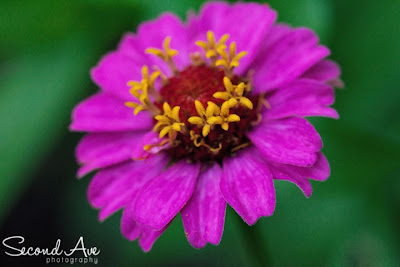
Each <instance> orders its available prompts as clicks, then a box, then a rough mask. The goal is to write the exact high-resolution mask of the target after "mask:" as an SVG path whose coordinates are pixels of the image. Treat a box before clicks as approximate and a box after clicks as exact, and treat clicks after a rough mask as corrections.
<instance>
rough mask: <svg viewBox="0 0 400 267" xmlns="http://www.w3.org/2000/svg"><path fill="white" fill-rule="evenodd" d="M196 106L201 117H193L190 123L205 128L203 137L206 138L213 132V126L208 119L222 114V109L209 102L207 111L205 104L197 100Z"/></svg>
mask: <svg viewBox="0 0 400 267" xmlns="http://www.w3.org/2000/svg"><path fill="white" fill-rule="evenodd" d="M194 105H195V107H196V111H197V113H198V114H199V116H192V117H190V118H189V119H188V121H189V123H191V124H195V125H197V126H199V127H203V129H202V135H203V136H204V137H206V136H207V135H208V134H209V133H210V131H211V125H210V123H209V122H208V119H209V118H210V117H212V116H215V115H217V114H219V113H220V108H219V107H218V106H217V105H216V104H215V103H213V102H211V101H208V102H207V108H206V109H205V108H204V106H203V104H202V103H201V102H200V101H198V100H195V101H194Z"/></svg>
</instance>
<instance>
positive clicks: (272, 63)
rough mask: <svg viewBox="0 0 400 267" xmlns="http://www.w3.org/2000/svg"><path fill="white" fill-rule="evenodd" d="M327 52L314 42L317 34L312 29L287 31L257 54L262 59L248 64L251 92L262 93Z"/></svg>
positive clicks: (301, 71) (297, 74) (290, 78)
mask: <svg viewBox="0 0 400 267" xmlns="http://www.w3.org/2000/svg"><path fill="white" fill-rule="evenodd" d="M329 53H330V52H329V49H327V48H326V47H324V46H319V45H318V37H317V36H316V35H315V34H314V33H313V32H312V31H310V30H308V29H305V28H299V29H295V30H292V31H290V32H289V33H288V34H286V35H284V36H283V37H282V38H280V39H279V40H278V41H276V42H275V43H274V44H273V45H272V46H271V47H269V49H268V50H267V51H264V50H263V51H261V52H260V53H259V54H258V57H260V58H262V59H263V60H259V61H258V62H257V63H258V64H254V65H253V66H252V67H253V68H254V71H255V72H254V77H253V78H254V79H253V82H254V89H255V92H256V93H261V92H266V91H269V90H271V89H275V88H278V87H280V86H282V85H284V84H286V83H288V82H290V81H292V80H294V79H295V78H297V77H299V76H301V75H302V74H303V73H304V72H305V71H306V70H307V69H309V68H310V67H311V66H313V65H314V64H315V63H317V62H318V61H320V60H321V59H323V58H324V57H326V56H328V55H329Z"/></svg>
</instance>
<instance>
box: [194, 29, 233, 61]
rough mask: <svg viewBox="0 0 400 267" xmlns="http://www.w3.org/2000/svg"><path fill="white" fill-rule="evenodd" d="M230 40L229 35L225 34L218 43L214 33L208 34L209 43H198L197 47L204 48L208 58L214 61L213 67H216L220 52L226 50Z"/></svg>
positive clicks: (209, 32)
mask: <svg viewBox="0 0 400 267" xmlns="http://www.w3.org/2000/svg"><path fill="white" fill-rule="evenodd" d="M228 38H229V34H224V35H223V36H222V37H221V38H220V39H219V40H218V42H217V43H216V42H215V36H214V33H213V32H212V31H208V32H207V42H205V41H196V45H197V46H199V47H201V48H203V49H204V51H205V52H206V57H207V58H210V59H212V65H213V66H214V63H215V60H216V59H217V57H218V54H219V53H218V51H221V50H224V49H226V44H225V43H226V41H227V40H228Z"/></svg>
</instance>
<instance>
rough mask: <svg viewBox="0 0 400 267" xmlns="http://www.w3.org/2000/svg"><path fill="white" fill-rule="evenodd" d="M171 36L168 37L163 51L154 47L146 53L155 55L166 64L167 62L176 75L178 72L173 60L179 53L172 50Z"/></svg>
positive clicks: (164, 42)
mask: <svg viewBox="0 0 400 267" xmlns="http://www.w3.org/2000/svg"><path fill="white" fill-rule="evenodd" d="M170 44H171V36H167V37H166V38H165V39H164V41H163V49H162V50H161V49H158V48H154V47H150V48H147V49H146V50H145V51H146V53H148V54H152V55H155V56H157V57H159V58H161V59H162V60H164V61H165V62H167V64H168V66H169V67H170V68H171V70H172V71H173V72H174V73H176V72H177V71H178V70H177V68H176V65H175V63H174V61H173V60H172V58H173V57H174V56H176V55H177V54H178V51H177V50H175V49H171V46H170Z"/></svg>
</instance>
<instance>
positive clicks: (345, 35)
mask: <svg viewBox="0 0 400 267" xmlns="http://www.w3.org/2000/svg"><path fill="white" fill-rule="evenodd" d="M202 2H203V1H196V0H183V1H172V0H169V1H165V0H164V1H163V0H158V1H157V0H153V1H137V0H115V1H106V0H87V1H84V0H82V1H72V0H57V1H52V0H37V1H30V0H29V1H28V0H20V1H15V0H1V2H0V127H1V128H0V129H1V130H0V229H1V234H0V238H1V240H2V239H4V238H5V237H7V236H11V235H23V236H24V237H25V238H26V239H27V241H26V242H27V243H29V244H31V245H40V246H42V247H49V246H52V245H53V244H54V243H55V240H56V239H57V238H61V239H62V242H63V244H67V245H68V244H69V245H72V244H75V242H76V240H77V239H78V237H79V236H84V238H85V241H86V243H87V245H88V246H97V247H98V248H99V249H100V250H101V253H100V255H99V264H101V265H102V266H109V265H111V264H113V265H116V266H121V265H122V266H125V265H130V266H132V265H134V264H159V265H163V264H176V265H180V264H197V265H199V264H200V265H218V266H221V265H222V266H224V265H240V266H242V265H245V266H248V265H253V264H256V263H257V259H255V255H257V254H258V256H260V254H262V255H261V257H269V260H270V262H272V263H273V265H276V266H282V265H284V266H293V265H294V266H299V265H300V266H302V265H304V266H309V265H327V266H399V265H400V119H399V115H400V104H399V102H400V88H399V85H400V63H399V62H400V26H399V25H400V1H398V0H383V1H356V0H351V1H349V0H348V1H345V0H271V1H269V3H270V5H271V6H272V7H273V8H274V9H277V10H278V12H279V21H281V22H288V23H290V24H292V25H294V26H307V27H310V28H312V29H313V30H315V31H316V32H317V33H318V35H319V36H320V38H321V42H322V43H323V44H325V45H327V46H329V47H330V48H331V50H332V56H331V58H332V59H334V60H335V61H337V62H338V63H339V64H340V65H341V67H342V72H343V74H342V79H343V81H344V82H345V85H346V87H345V89H344V90H338V91H337V98H336V103H335V105H334V106H335V108H336V109H337V110H338V111H339V113H340V116H341V118H340V120H332V119H324V118H313V119H311V121H312V123H313V124H314V125H315V126H316V128H317V130H318V131H319V133H320V135H321V136H322V138H323V140H324V148H323V152H324V153H325V154H326V156H327V157H328V160H329V162H330V164H331V169H332V175H331V177H330V178H329V180H328V181H327V182H324V183H318V182H314V183H313V189H314V193H313V195H312V196H311V198H310V199H306V198H305V197H304V196H303V195H302V193H301V191H300V190H299V189H298V188H296V187H295V186H294V185H292V184H290V183H287V182H282V181H276V182H275V186H276V190H277V196H276V197H277V205H276V211H275V214H274V215H273V216H272V217H270V218H262V219H260V220H259V221H258V223H257V225H256V226H255V228H254V229H253V230H250V232H249V229H246V228H244V227H243V223H242V222H241V221H240V220H239V219H238V218H237V216H236V215H235V213H234V212H233V211H232V209H230V208H229V209H228V210H227V218H226V222H225V231H224V235H223V238H222V242H221V244H220V245H219V246H217V247H215V246H212V245H208V246H207V247H206V248H204V249H201V250H196V249H194V248H192V247H191V246H190V245H189V243H188V242H187V241H186V239H185V235H184V231H183V228H182V223H181V221H180V216H178V218H177V219H175V220H174V222H173V223H172V225H171V227H170V228H169V229H168V230H167V231H166V232H165V233H164V234H163V235H162V236H161V237H160V238H159V240H158V241H157V242H156V244H155V245H154V247H153V249H152V250H151V252H150V253H147V254H145V253H143V252H142V251H141V249H140V247H139V246H138V244H137V243H136V242H133V243H132V242H129V241H127V240H125V239H124V238H123V237H122V235H121V234H120V232H119V231H120V230H119V220H120V215H121V213H120V212H119V213H117V214H115V215H113V216H112V217H111V218H109V219H107V220H106V221H105V222H103V223H99V222H98V221H97V211H96V210H94V209H92V208H91V207H90V206H89V204H88V203H87V200H86V188H87V185H88V182H89V180H90V177H86V178H84V179H83V180H81V181H78V180H77V179H76V178H75V173H76V170H77V164H76V162H75V158H74V148H75V146H76V144H77V142H78V140H79V139H80V138H81V134H77V133H70V132H68V125H69V123H70V113H71V110H72V108H73V106H74V105H76V103H78V102H79V101H80V100H82V99H84V98H85V97H86V96H88V95H90V94H93V93H94V92H96V90H97V88H96V86H95V85H94V84H93V83H92V82H91V80H90V77H89V69H90V68H91V67H92V66H94V65H95V64H96V63H97V62H98V60H99V59H100V57H101V56H102V55H103V54H105V53H106V52H108V51H110V50H113V49H115V47H116V46H117V43H118V41H119V39H120V38H121V36H122V34H123V33H124V32H126V31H133V32H134V31H135V30H136V27H137V25H138V24H139V23H140V22H142V21H145V20H149V19H154V18H156V17H157V16H158V15H159V14H161V13H162V12H164V11H172V12H174V13H176V14H178V15H179V16H181V17H182V18H184V17H185V14H186V11H187V10H188V9H192V10H196V11H197V10H198V8H199V7H200V6H201V4H202ZM254 230H257V232H255V231H254ZM251 234H253V235H255V236H256V237H257V240H258V244H259V245H260V246H261V248H260V249H259V250H257V253H253V252H254V249H255V248H254V246H253V245H254V244H253V245H252V243H251V242H249V240H248V237H249V236H250V235H251ZM3 249H4V248H3V247H2V248H1V254H2V258H1V259H2V261H3V260H4V261H6V262H7V263H18V260H23V259H18V260H16V259H12V261H10V259H9V258H7V257H3V255H4V253H3ZM266 255H268V256H266ZM29 260H33V259H29ZM28 263H29V261H28ZM39 263H43V260H41V261H39Z"/></svg>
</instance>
